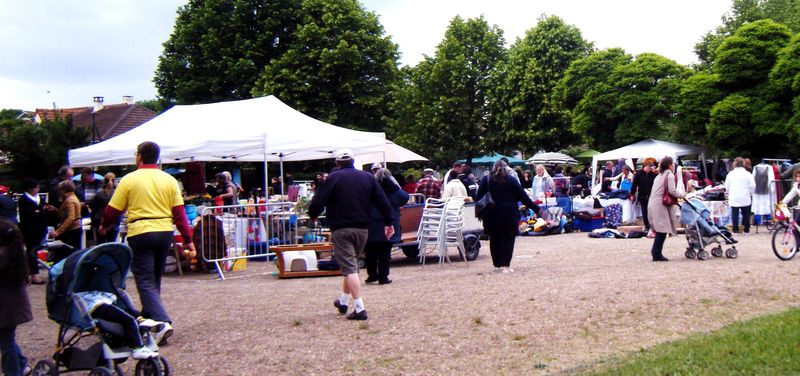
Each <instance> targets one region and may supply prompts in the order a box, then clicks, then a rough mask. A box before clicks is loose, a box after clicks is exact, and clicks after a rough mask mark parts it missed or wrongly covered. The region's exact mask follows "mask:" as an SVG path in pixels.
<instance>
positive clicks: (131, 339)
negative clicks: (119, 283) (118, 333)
mask: <svg viewBox="0 0 800 376" xmlns="http://www.w3.org/2000/svg"><path fill="white" fill-rule="evenodd" d="M75 298H76V299H78V301H79V302H81V303H83V305H84V307H85V308H86V312H88V313H89V316H91V317H92V318H95V319H103V320H107V321H111V322H115V323H118V324H121V325H122V327H123V328H124V329H125V343H127V344H128V345H129V346H131V347H133V351H131V356H133V358H134V359H147V358H155V357H157V356H158V352H156V351H153V350H151V349H150V348H148V347H145V346H144V342H143V341H142V336H141V334H140V333H139V325H142V326H147V327H155V326H158V325H159V324H158V323H157V322H155V321H153V320H150V319H141V321H138V322H137V320H136V319H135V318H134V317H133V316H131V315H130V314H129V313H128V312H125V311H124V310H122V309H121V308H119V307H117V306H115V305H114V302H115V301H117V296H116V295H114V294H112V293H110V292H105V291H81V292H76V293H75Z"/></svg>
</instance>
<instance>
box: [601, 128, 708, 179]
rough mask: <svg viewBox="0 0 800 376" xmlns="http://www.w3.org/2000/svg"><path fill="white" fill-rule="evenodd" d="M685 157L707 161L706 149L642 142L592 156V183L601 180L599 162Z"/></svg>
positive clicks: (648, 141) (659, 142) (656, 141)
mask: <svg viewBox="0 0 800 376" xmlns="http://www.w3.org/2000/svg"><path fill="white" fill-rule="evenodd" d="M684 155H699V156H700V158H701V159H705V149H703V148H702V147H700V146H693V145H681V144H676V143H674V142H667V141H660V140H653V139H647V140H642V141H639V142H637V143H634V144H630V145H627V146H623V147H621V148H619V149H614V150H609V151H607V152H604V153H600V154H596V155H594V156H592V182H593V183H594V184H596V185H597V184H599V183H598V182H597V181H598V179H599V177H598V176H597V163H598V162H599V161H605V160H617V159H620V158H624V159H630V158H647V157H653V158H656V160H659V159H661V158H662V157H665V156H666V157H672V158H673V159H677V157H681V156H684ZM629 164H630V163H629ZM703 166H705V163H703ZM592 191H593V192H594V191H596V189H595V187H593V189H592Z"/></svg>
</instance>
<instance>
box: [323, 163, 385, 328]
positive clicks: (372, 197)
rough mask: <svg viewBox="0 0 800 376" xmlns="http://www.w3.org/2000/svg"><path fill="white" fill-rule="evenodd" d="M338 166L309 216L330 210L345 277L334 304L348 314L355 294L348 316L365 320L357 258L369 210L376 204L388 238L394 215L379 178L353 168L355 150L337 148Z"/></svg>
mask: <svg viewBox="0 0 800 376" xmlns="http://www.w3.org/2000/svg"><path fill="white" fill-rule="evenodd" d="M336 166H337V167H338V170H336V171H333V172H331V173H330V175H328V178H327V179H326V180H325V184H324V185H323V186H322V187H321V188H320V189H319V192H317V194H315V195H314V198H313V199H312V200H311V203H310V204H309V206H308V215H309V217H311V219H316V218H317V217H319V215H320V214H322V211H323V210H325V209H327V210H326V215H327V219H328V225H329V226H330V228H331V231H332V234H331V242H332V243H333V249H334V250H335V252H334V256H335V257H336V262H337V263H338V264H339V267H340V268H341V269H342V275H343V276H344V283H343V285H342V294H341V296H340V297H339V299H336V300H335V301H334V302H333V305H334V306H335V307H336V309H338V310H339V313H340V314H345V313H347V299H348V294H349V295H351V296H352V297H353V303H354V305H355V309H354V310H353V312H352V313H351V314H349V315H347V319H348V320H366V319H367V311H366V310H365V309H364V301H363V300H362V298H361V285H360V281H359V280H358V258H359V255H360V254H361V253H362V252H364V246H365V245H366V243H367V236H368V231H369V230H368V228H369V223H370V211H371V210H372V206H373V205H374V206H375V207H376V208H377V209H378V211H379V212H380V213H381V215H382V216H383V224H384V232H385V234H386V238H387V239H388V238H391V236H392V235H394V227H393V226H392V222H393V219H394V214H393V212H392V208H391V205H390V204H389V200H388V199H387V198H386V194H385V193H384V192H383V189H382V188H381V187H380V185H378V181H377V180H375V178H374V177H373V176H372V175H371V174H370V173H368V172H364V171H359V170H356V169H355V168H353V152H352V151H350V150H347V149H343V150H339V151H337V152H336Z"/></svg>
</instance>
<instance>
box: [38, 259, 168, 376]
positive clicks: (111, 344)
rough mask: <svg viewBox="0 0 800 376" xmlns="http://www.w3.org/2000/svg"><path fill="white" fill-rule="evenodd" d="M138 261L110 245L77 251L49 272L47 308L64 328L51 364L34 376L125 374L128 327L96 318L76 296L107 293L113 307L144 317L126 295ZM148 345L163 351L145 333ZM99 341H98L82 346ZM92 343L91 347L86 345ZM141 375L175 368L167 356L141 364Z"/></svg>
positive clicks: (151, 375) (158, 375) (144, 330)
mask: <svg viewBox="0 0 800 376" xmlns="http://www.w3.org/2000/svg"><path fill="white" fill-rule="evenodd" d="M132 257H133V255H132V253H131V249H130V248H129V247H128V246H127V245H125V244H122V243H106V244H102V245H98V246H96V247H93V248H89V249H85V250H81V251H76V252H74V253H72V254H70V255H69V256H67V257H66V258H65V259H63V260H61V261H59V262H58V263H56V264H55V265H53V266H52V267H50V268H49V273H50V278H49V280H48V282H47V291H46V296H45V299H46V304H47V314H48V317H49V318H50V319H51V320H53V321H55V322H56V323H58V324H59V328H58V338H57V343H56V346H55V352H54V353H53V357H52V361H51V360H42V361H39V362H38V363H36V366H35V367H34V369H33V372H32V375H36V376H45V375H47V376H50V375H58V374H59V373H60V372H71V371H80V370H88V371H90V372H89V375H95V376H101V375H117V376H122V375H123V372H122V369H121V367H120V366H119V364H120V363H122V362H124V361H126V360H127V359H128V358H129V357H130V356H131V351H132V349H131V348H130V347H128V346H127V345H126V344H125V340H124V338H125V336H124V328H123V327H122V325H120V324H118V323H115V322H110V321H106V320H102V319H98V318H92V317H91V316H90V315H89V313H88V312H87V311H86V307H85V306H84V305H83V304H81V303H80V302H79V301H78V299H77V298H76V296H75V293H78V292H84V291H101V292H107V293H111V294H114V295H115V296H116V301H115V302H114V303H113V305H115V306H117V307H118V308H120V309H122V310H124V311H126V312H129V313H131V314H132V315H134V317H135V316H136V315H138V312H137V311H136V310H135V309H134V308H133V304H132V303H131V301H130V299H129V298H128V295H127V294H126V293H125V278H126V276H127V275H128V271H129V270H130V265H131V259H132ZM140 333H141V336H142V341H143V343H144V345H145V346H146V347H148V348H150V349H151V350H153V351H158V345H157V344H156V342H155V340H154V338H153V336H151V335H150V332H149V331H148V330H147V328H144V327H140ZM87 337H93V338H95V339H97V340H96V341H81V339H83V338H87ZM86 342H91V343H88V344H87V343H86ZM136 375H137V376H140V375H148V376H164V375H169V365H168V363H167V361H166V359H165V358H164V357H162V356H158V357H155V358H148V359H141V360H138V361H137V363H136Z"/></svg>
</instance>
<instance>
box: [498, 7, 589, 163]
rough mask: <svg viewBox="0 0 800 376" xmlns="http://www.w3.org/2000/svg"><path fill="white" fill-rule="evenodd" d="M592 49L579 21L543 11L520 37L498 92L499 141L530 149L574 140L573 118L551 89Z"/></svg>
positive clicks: (507, 146) (503, 145)
mask: <svg viewBox="0 0 800 376" xmlns="http://www.w3.org/2000/svg"><path fill="white" fill-rule="evenodd" d="M590 49H591V44H590V43H589V42H587V41H586V40H584V39H583V37H582V36H581V32H580V30H579V29H578V28H577V27H575V26H572V25H567V24H566V23H565V22H564V21H563V20H562V19H561V18H559V17H556V16H550V17H545V16H543V17H542V18H540V19H539V21H538V23H537V24H536V26H535V27H534V28H532V29H530V30H528V31H527V32H526V33H525V37H524V38H521V39H517V41H516V42H515V43H514V45H512V46H511V49H510V50H509V58H508V61H507V62H506V63H505V64H502V65H501V69H500V71H499V75H498V79H497V81H498V82H497V85H496V88H495V89H494V90H493V95H492V97H493V98H492V100H493V108H494V111H493V112H494V113H495V115H496V120H497V121H498V123H499V124H498V126H497V127H496V128H498V129H497V130H496V131H493V132H490V133H491V136H493V137H491V139H493V140H494V142H495V143H496V145H497V146H499V147H500V148H503V149H519V150H522V151H523V152H526V153H530V152H535V151H538V150H539V149H549V150H560V149H561V148H563V147H566V146H568V145H569V144H571V143H572V141H573V140H574V139H575V137H574V134H572V133H571V132H570V130H569V118H568V116H566V115H565V114H564V113H562V112H561V111H558V109H557V108H556V106H554V103H553V100H552V98H551V94H552V92H553V87H554V86H555V85H556V84H557V83H558V80H560V79H561V78H562V77H563V76H564V73H565V72H566V70H567V68H568V67H569V65H570V64H571V63H572V62H573V61H575V60H577V59H580V58H583V57H586V56H587V54H588V53H589V51H590Z"/></svg>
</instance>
